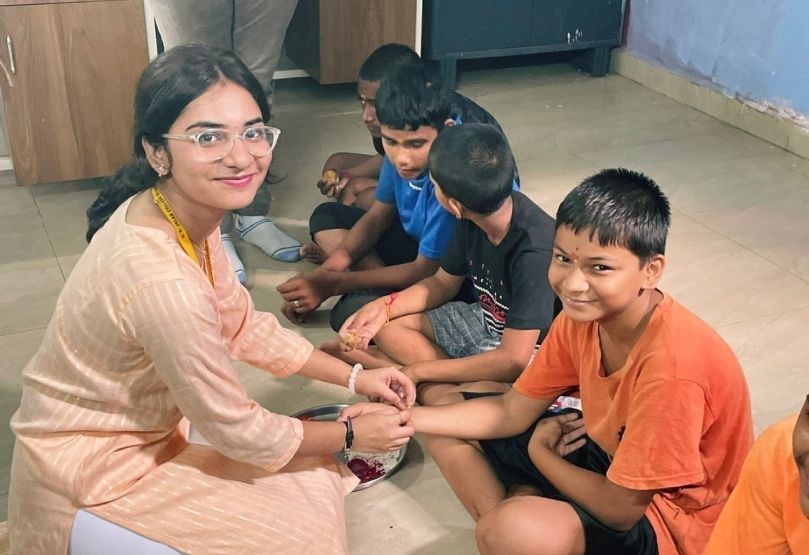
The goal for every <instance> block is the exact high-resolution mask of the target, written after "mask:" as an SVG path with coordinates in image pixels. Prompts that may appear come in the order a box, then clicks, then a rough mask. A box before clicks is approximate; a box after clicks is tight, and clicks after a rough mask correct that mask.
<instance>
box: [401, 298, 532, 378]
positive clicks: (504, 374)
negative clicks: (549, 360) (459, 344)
mask: <svg viewBox="0 0 809 555" xmlns="http://www.w3.org/2000/svg"><path fill="white" fill-rule="evenodd" d="M397 300H398V299H397ZM539 334H540V330H517V329H513V328H506V331H505V332H504V333H503V339H502V341H501V342H500V345H499V346H498V347H497V348H496V349H492V350H491V351H486V352H483V353H479V354H476V355H472V356H468V357H463V358H454V359H443V360H431V361H426V362H416V363H414V364H409V365H407V366H405V367H404V368H402V371H403V372H404V373H405V374H407V375H408V376H409V377H410V379H412V380H413V381H414V382H416V383H420V382H476V381H480V380H494V381H498V382H513V381H514V380H516V379H517V376H519V375H520V373H521V372H522V371H523V370H524V369H525V367H526V366H527V365H528V362H529V361H530V360H531V355H532V354H533V352H534V347H535V346H536V343H537V338H538V337H539Z"/></svg>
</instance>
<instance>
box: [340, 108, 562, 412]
mask: <svg viewBox="0 0 809 555" xmlns="http://www.w3.org/2000/svg"><path fill="white" fill-rule="evenodd" d="M429 169H430V177H431V179H432V181H433V183H434V184H435V193H436V198H437V199H438V201H439V202H440V203H441V205H442V206H443V207H444V208H445V209H446V210H447V211H448V212H450V213H451V214H452V215H454V216H455V217H456V218H457V219H459V220H461V221H460V222H459V223H458V225H457V226H456V228H455V231H454V235H453V238H452V239H451V240H450V243H449V246H448V249H447V252H446V254H445V255H444V258H443V259H442V262H441V268H440V269H439V270H438V271H437V272H436V273H435V274H434V275H433V276H430V277H428V278H425V279H423V280H422V281H420V282H418V283H416V284H415V285H413V286H411V287H409V288H407V289H405V290H403V291H401V292H398V293H393V294H391V295H388V296H385V297H382V298H380V299H378V300H376V301H374V302H371V303H369V304H367V305H366V306H365V307H363V308H362V309H361V310H359V311H357V312H356V313H355V314H354V315H352V316H351V317H349V318H348V320H346V322H345V323H344V324H343V326H342V328H341V330H340V333H341V336H340V337H341V340H342V341H343V343H344V348H348V346H352V347H359V348H358V349H354V350H350V351H347V352H345V353H343V357H344V358H346V359H348V360H356V361H358V362H362V363H363V364H364V365H365V366H371V365H383V364H385V365H389V364H391V362H393V363H395V364H399V365H402V366H403V368H402V370H403V371H404V372H405V373H406V374H407V375H408V376H409V377H410V378H412V379H413V381H414V382H416V383H417V384H421V385H420V387H419V401H420V402H421V403H423V404H438V403H443V402H445V401H446V400H448V399H453V400H454V396H455V395H456V394H458V393H459V392H460V391H487V392H491V391H496V390H498V389H506V388H507V386H505V385H504V382H511V381H513V380H514V379H515V378H516V377H517V376H518V375H519V374H520V372H521V371H522V370H523V368H525V366H526V365H527V364H528V362H529V360H530V359H531V357H532V356H533V353H534V350H535V348H536V346H537V345H538V344H539V342H540V341H541V340H542V338H543V337H544V335H545V334H546V333H547V331H548V328H550V324H551V321H552V320H553V316H554V299H555V296H554V294H553V292H552V290H551V287H550V284H549V283H548V277H547V272H548V266H549V265H550V261H551V251H552V248H553V238H554V220H553V218H551V217H550V216H549V215H548V214H546V213H545V212H544V211H543V210H542V209H541V208H539V207H538V206H537V205H535V204H534V203H533V202H531V200H530V199H529V198H528V197H526V196H525V195H523V194H522V193H520V192H518V191H513V190H512V179H513V173H514V162H513V157H512V154H511V150H510V149H509V146H508V142H507V141H506V138H505V137H504V136H503V134H502V133H501V132H500V131H498V130H497V128H495V127H493V126H491V125H486V124H477V123H471V124H470V123H468V124H465V125H461V126H457V127H452V128H447V129H445V130H444V131H443V132H442V133H441V134H440V135H439V136H438V138H437V139H436V140H435V142H434V143H433V145H432V148H431V149H430V157H429ZM465 279H470V280H471V282H472V285H473V286H474V289H475V291H476V293H477V296H478V302H477V303H473V304H466V303H463V302H448V301H450V300H451V299H452V298H453V297H454V296H455V295H456V293H457V292H458V290H459V289H460V288H461V286H462V284H463V282H464V280H465ZM372 339H373V340H374V342H375V343H376V347H372V348H371V349H370V350H369V352H363V351H364V350H366V349H368V343H369V342H370V341H371V340H372ZM372 357H373V358H372ZM374 358H375V359H378V360H374ZM470 382H475V383H470ZM459 384H461V385H459Z"/></svg>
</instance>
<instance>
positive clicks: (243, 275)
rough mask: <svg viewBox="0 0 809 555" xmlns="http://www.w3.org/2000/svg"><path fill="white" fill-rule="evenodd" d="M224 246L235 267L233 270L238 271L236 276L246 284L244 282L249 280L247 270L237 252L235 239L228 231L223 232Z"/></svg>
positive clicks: (231, 263)
mask: <svg viewBox="0 0 809 555" xmlns="http://www.w3.org/2000/svg"><path fill="white" fill-rule="evenodd" d="M222 248H223V249H225V253H226V254H227V255H228V258H229V259H230V265H231V266H232V267H233V271H234V272H236V277H237V278H238V279H239V283H241V284H242V285H244V283H245V282H246V281H247V272H246V271H245V269H244V264H243V263H242V259H241V258H239V253H238V252H236V247H235V245H234V244H233V239H231V238H230V235H228V234H227V233H223V234H222Z"/></svg>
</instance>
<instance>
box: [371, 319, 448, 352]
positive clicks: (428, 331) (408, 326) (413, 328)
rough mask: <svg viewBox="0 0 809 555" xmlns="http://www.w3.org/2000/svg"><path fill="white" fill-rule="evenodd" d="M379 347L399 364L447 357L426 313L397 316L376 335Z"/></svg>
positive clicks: (375, 341)
mask: <svg viewBox="0 0 809 555" xmlns="http://www.w3.org/2000/svg"><path fill="white" fill-rule="evenodd" d="M374 343H376V345H377V347H379V349H380V350H381V351H382V352H383V353H384V354H385V355H387V356H388V357H390V358H391V359H392V360H395V361H396V362H398V363H399V364H413V363H414V362H423V361H426V360H438V359H442V358H447V354H446V353H445V352H444V350H443V349H441V347H439V346H438V345H437V344H436V342H435V335H434V333H433V327H432V324H430V319H429V318H428V317H427V315H426V314H423V313H422V314H410V315H408V316H402V317H401V318H396V319H395V320H392V321H391V322H390V323H388V324H387V325H386V326H384V327H382V329H380V330H379V333H377V334H376V337H374Z"/></svg>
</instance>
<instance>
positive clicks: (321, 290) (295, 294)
mask: <svg viewBox="0 0 809 555" xmlns="http://www.w3.org/2000/svg"><path fill="white" fill-rule="evenodd" d="M335 273H337V272H331V271H328V270H317V271H315V272H311V273H309V274H298V275H296V276H295V277H292V278H290V279H288V280H287V281H285V282H284V283H282V284H281V285H279V286H278V287H277V288H276V289H277V290H278V292H279V293H281V296H282V297H283V298H284V300H285V301H286V302H287V303H290V304H291V305H292V308H293V310H294V312H296V313H298V314H305V313H307V312H312V311H313V310H317V308H318V307H319V306H320V305H321V303H322V302H323V301H324V300H326V299H328V298H329V297H331V296H333V295H334V294H335V291H334V283H333V282H334V280H333V279H332V278H333V277H334V276H333V275H332V274H335ZM285 314H286V313H285Z"/></svg>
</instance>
